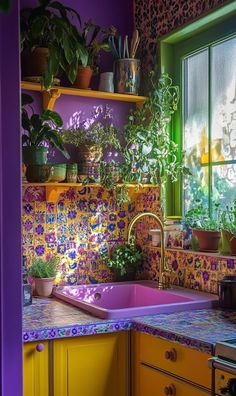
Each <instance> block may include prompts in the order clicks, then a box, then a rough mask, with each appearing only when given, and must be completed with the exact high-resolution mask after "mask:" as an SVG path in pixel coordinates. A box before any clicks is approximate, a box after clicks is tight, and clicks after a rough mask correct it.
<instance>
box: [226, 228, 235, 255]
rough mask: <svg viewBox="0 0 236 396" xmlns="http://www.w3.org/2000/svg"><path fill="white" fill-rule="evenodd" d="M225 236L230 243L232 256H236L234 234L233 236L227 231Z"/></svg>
mask: <svg viewBox="0 0 236 396" xmlns="http://www.w3.org/2000/svg"><path fill="white" fill-rule="evenodd" d="M225 235H226V238H227V240H228V242H229V246H230V254H232V256H236V238H235V236H234V235H233V234H231V232H229V231H225Z"/></svg>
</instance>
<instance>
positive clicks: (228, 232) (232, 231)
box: [221, 199, 236, 256]
mask: <svg viewBox="0 0 236 396" xmlns="http://www.w3.org/2000/svg"><path fill="white" fill-rule="evenodd" d="M221 229H222V244H221V253H224V254H231V255H232V256H235V255H236V199H235V200H234V201H233V204H232V206H229V205H226V209H225V210H224V211H223V212H222V214H221Z"/></svg>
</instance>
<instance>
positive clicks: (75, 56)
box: [20, 0, 88, 89]
mask: <svg viewBox="0 0 236 396" xmlns="http://www.w3.org/2000/svg"><path fill="white" fill-rule="evenodd" d="M20 15H21V47H22V50H25V49H29V50H30V51H34V49H35V48H37V47H46V48H48V50H49V57H48V64H47V68H46V70H45V73H44V75H43V85H44V87H45V88H46V89H48V88H50V86H51V85H52V83H53V79H54V77H55V76H57V75H58V73H60V72H62V71H64V72H66V74H67V76H68V78H69V80H70V82H71V83H73V82H74V81H75V78H76V74H77V69H78V64H79V62H80V63H81V64H83V65H86V64H87V61H88V52H87V50H86V49H85V48H84V45H83V38H82V37H81V35H80V33H79V31H78V29H77V26H76V24H77V25H78V24H79V25H80V24H81V20H80V16H79V14H78V13H77V11H75V10H74V9H72V8H70V7H66V6H64V5H63V4H62V3H60V2H59V1H54V0H39V6H38V7H35V8H24V9H22V10H21V14H20ZM72 21H74V22H75V24H73V23H72Z"/></svg>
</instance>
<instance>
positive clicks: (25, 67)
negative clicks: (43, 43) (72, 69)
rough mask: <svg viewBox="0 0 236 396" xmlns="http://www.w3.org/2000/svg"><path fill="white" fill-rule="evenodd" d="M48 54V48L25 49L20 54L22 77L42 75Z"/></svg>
mask: <svg viewBox="0 0 236 396" xmlns="http://www.w3.org/2000/svg"><path fill="white" fill-rule="evenodd" d="M48 55H49V51H48V48H43V47H42V48H41V47H38V48H35V50H34V51H31V50H30V49H25V50H24V51H23V52H22V54H21V67H22V77H23V78H24V77H36V76H37V77H38V76H42V75H43V74H44V71H45V70H46V68H47V64H48Z"/></svg>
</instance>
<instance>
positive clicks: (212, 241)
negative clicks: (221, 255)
mask: <svg viewBox="0 0 236 396" xmlns="http://www.w3.org/2000/svg"><path fill="white" fill-rule="evenodd" d="M184 222H185V224H186V225H187V226H188V227H190V228H191V229H192V235H193V237H192V241H191V243H192V247H193V249H194V250H200V251H202V252H217V251H218V249H219V242H220V237H221V233H220V230H221V221H220V219H219V210H218V205H215V216H213V215H212V216H209V214H208V211H207V209H206V208H205V207H204V206H203V205H202V204H201V203H199V204H198V205H197V206H196V207H195V208H193V209H190V210H189V211H188V212H187V213H186V214H185V219H184Z"/></svg>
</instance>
